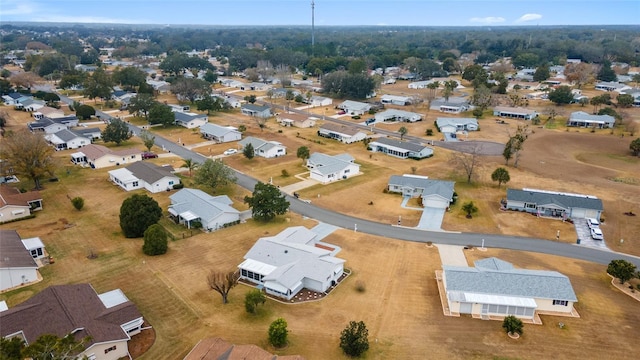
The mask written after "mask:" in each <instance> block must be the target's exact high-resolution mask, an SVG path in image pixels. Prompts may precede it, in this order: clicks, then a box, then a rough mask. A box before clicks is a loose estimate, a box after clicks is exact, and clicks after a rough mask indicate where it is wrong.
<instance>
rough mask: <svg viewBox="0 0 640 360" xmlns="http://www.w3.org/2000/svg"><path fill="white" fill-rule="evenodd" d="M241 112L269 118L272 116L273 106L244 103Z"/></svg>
mask: <svg viewBox="0 0 640 360" xmlns="http://www.w3.org/2000/svg"><path fill="white" fill-rule="evenodd" d="M240 112H241V113H243V114H245V115H247V116H253V117H259V118H268V117H270V116H271V108H270V107H269V106H267V105H255V104H244V105H242V106H241V107H240Z"/></svg>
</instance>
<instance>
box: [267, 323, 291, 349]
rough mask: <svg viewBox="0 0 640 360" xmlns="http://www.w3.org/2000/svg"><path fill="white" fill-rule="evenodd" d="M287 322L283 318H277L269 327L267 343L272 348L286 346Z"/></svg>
mask: <svg viewBox="0 0 640 360" xmlns="http://www.w3.org/2000/svg"><path fill="white" fill-rule="evenodd" d="M288 333H289V330H287V322H286V321H285V320H284V319H283V318H277V319H276V320H274V321H273V322H272V323H271V325H269V342H270V343H271V345H273V346H274V347H283V346H285V345H286V344H287V334H288Z"/></svg>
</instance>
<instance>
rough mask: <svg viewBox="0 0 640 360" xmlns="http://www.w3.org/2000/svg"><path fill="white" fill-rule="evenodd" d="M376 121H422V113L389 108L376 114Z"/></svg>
mask: <svg viewBox="0 0 640 360" xmlns="http://www.w3.org/2000/svg"><path fill="white" fill-rule="evenodd" d="M375 119H376V121H375V122H384V121H403V122H416V121H422V115H420V114H418V113H414V112H411V111H404V110H398V109H388V110H385V111H382V112H379V113H377V114H376V115H375Z"/></svg>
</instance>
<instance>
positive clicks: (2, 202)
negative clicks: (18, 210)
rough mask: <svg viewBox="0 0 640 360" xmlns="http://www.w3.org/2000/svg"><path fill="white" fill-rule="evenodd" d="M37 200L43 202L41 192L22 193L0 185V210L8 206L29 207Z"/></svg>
mask: <svg viewBox="0 0 640 360" xmlns="http://www.w3.org/2000/svg"><path fill="white" fill-rule="evenodd" d="M36 200H42V196H40V192H39V191H28V192H25V193H21V192H20V190H18V189H16V188H14V187H11V186H8V185H0V208H2V207H4V206H6V205H17V206H29V203H30V202H32V201H36Z"/></svg>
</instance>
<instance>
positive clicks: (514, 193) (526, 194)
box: [507, 189, 604, 210]
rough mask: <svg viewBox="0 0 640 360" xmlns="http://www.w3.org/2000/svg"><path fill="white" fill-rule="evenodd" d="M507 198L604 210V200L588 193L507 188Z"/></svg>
mask: <svg viewBox="0 0 640 360" xmlns="http://www.w3.org/2000/svg"><path fill="white" fill-rule="evenodd" d="M507 200H512V201H523V202H526V203H531V204H537V205H544V204H556V205H560V206H562V207H563V208H566V209H568V208H582V209H593V210H603V209H604V208H603V206H602V200H600V199H598V198H596V197H593V196H590V197H587V196H586V195H567V194H561V193H551V192H537V191H535V190H517V189H507Z"/></svg>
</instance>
